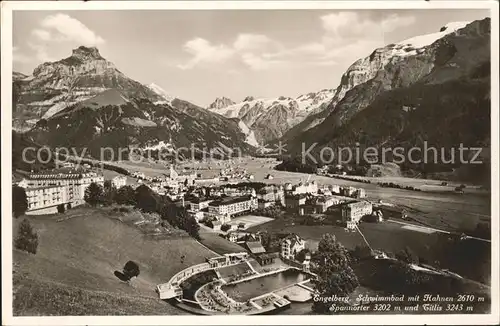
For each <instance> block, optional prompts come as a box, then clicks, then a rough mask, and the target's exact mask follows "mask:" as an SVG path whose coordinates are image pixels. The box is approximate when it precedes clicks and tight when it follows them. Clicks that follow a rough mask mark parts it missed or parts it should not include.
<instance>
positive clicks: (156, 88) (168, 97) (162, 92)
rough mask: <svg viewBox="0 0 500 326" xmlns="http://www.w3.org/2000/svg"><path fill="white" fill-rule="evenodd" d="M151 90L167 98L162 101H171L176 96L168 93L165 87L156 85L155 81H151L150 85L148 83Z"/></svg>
mask: <svg viewBox="0 0 500 326" xmlns="http://www.w3.org/2000/svg"><path fill="white" fill-rule="evenodd" d="M146 86H147V87H148V88H149V89H150V90H152V91H153V92H155V93H156V94H158V95H160V96H161V97H162V98H164V99H165V101H160V102H167V103H170V102H172V101H173V100H174V98H175V97H173V96H172V95H170V94H169V93H167V91H165V90H164V89H163V88H161V87H160V86H158V85H156V84H155V83H151V84H149V85H146Z"/></svg>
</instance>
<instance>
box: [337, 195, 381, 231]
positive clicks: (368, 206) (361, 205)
mask: <svg viewBox="0 0 500 326" xmlns="http://www.w3.org/2000/svg"><path fill="white" fill-rule="evenodd" d="M372 211H373V205H372V203H370V202H369V201H364V200H363V201H355V202H351V203H346V204H344V205H343V206H342V222H345V223H348V222H350V223H348V228H349V226H351V227H353V224H352V222H354V223H359V221H360V220H361V218H362V217H363V216H365V215H370V214H371V213H372Z"/></svg>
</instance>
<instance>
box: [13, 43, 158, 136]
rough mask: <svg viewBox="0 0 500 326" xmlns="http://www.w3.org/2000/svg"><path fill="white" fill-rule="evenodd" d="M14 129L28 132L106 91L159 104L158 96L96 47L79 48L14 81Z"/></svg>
mask: <svg viewBox="0 0 500 326" xmlns="http://www.w3.org/2000/svg"><path fill="white" fill-rule="evenodd" d="M13 82H14V84H15V88H16V89H15V94H14V99H15V102H14V106H15V107H14V110H13V111H14V120H13V123H14V128H15V129H19V130H26V129H29V128H30V127H32V126H33V125H34V123H36V122H37V121H38V120H39V119H40V118H44V119H47V118H49V117H51V116H52V115H54V114H56V113H57V112H59V111H61V110H63V109H64V108H67V107H69V106H71V105H73V104H76V103H78V102H81V101H84V100H87V99H90V98H92V97H94V96H96V95H97V94H99V93H100V92H103V91H105V90H108V89H117V90H120V91H121V92H122V93H123V94H125V95H127V96H130V97H137V98H148V99H151V100H153V101H157V100H161V99H162V97H161V96H159V95H158V94H157V93H155V92H154V91H152V90H151V89H149V88H148V87H146V86H144V85H142V84H141V83H139V82H137V81H135V80H132V79H130V78H128V77H127V76H125V75H124V74H123V73H122V72H121V71H119V70H118V69H117V68H116V67H115V65H114V64H113V63H112V62H109V61H107V60H106V59H104V58H103V57H102V56H101V54H100V53H99V50H98V49H97V48H95V47H84V46H80V47H79V48H77V49H74V50H73V53H72V55H71V56H70V57H67V58H65V59H62V60H59V61H55V62H46V63H43V64H41V65H39V66H38V67H36V68H35V69H34V70H33V73H32V75H31V76H28V77H25V78H23V79H19V78H17V79H16V78H14V81H13Z"/></svg>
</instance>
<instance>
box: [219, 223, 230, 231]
mask: <svg viewBox="0 0 500 326" xmlns="http://www.w3.org/2000/svg"><path fill="white" fill-rule="evenodd" d="M230 229H231V225H229V224H222V226H221V227H220V230H221V231H223V232H226V231H229V230H230Z"/></svg>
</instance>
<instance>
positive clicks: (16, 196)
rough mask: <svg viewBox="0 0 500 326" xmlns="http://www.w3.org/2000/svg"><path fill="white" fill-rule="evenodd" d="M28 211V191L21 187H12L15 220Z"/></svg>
mask: <svg viewBox="0 0 500 326" xmlns="http://www.w3.org/2000/svg"><path fill="white" fill-rule="evenodd" d="M27 210H28V198H27V197H26V191H25V190H24V189H23V188H21V187H19V186H12V213H13V214H14V217H15V218H18V217H19V216H21V215H23V214H24V213H26V211H27Z"/></svg>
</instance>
